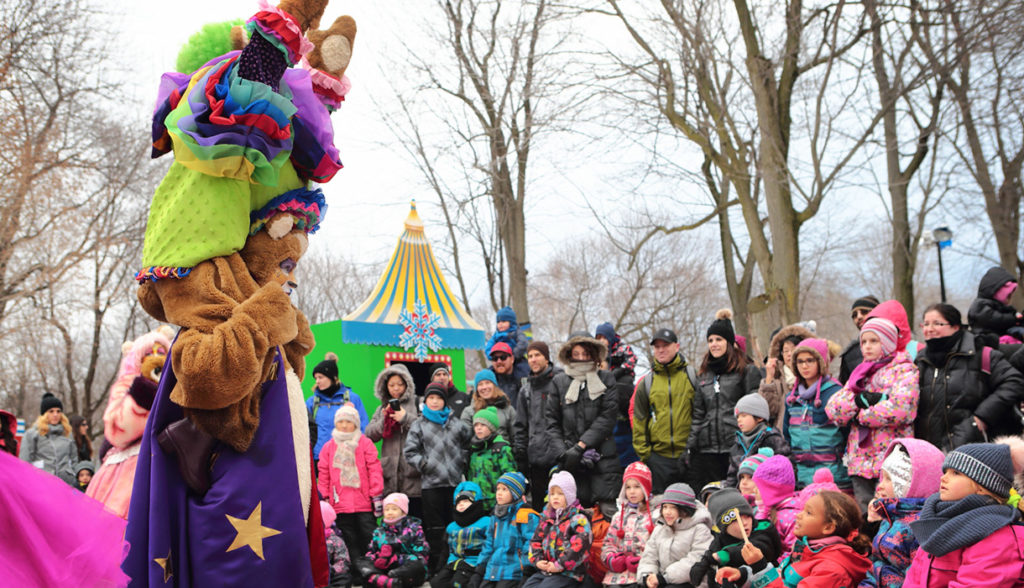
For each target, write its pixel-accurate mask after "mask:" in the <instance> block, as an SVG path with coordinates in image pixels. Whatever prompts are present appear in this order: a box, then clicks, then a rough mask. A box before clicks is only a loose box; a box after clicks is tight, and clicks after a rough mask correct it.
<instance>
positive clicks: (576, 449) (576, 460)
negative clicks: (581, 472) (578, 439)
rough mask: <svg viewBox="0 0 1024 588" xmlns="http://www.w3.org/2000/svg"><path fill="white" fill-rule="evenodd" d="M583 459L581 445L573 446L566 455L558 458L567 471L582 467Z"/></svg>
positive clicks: (567, 450)
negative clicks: (581, 461) (581, 460)
mask: <svg viewBox="0 0 1024 588" xmlns="http://www.w3.org/2000/svg"><path fill="white" fill-rule="evenodd" d="M582 458H583V449H582V448H581V447H580V446H579V445H573V446H572V447H570V448H569V449H566V450H565V453H563V454H562V456H561V457H559V458H558V461H560V462H561V464H562V468H564V469H566V470H574V469H576V467H577V466H579V465H580V459H582Z"/></svg>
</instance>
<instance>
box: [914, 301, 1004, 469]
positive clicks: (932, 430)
mask: <svg viewBox="0 0 1024 588" xmlns="http://www.w3.org/2000/svg"><path fill="white" fill-rule="evenodd" d="M960 321H961V317H960V311H958V310H957V309H956V307H954V306H951V305H949V304H933V305H931V306H929V307H928V308H927V309H926V310H925V312H924V318H923V319H922V323H921V328H922V332H923V333H924V341H925V348H924V350H923V351H922V352H921V353H918V355H917V360H916V361H915V362H914V363H916V364H917V368H918V370H919V371H920V374H921V375H920V385H921V396H920V400H919V401H918V407H917V418H916V419H914V436H915V437H917V438H918V439H924V440H926V441H928V442H929V443H931V444H932V445H935V446H936V447H938V448H939V449H942V450H943V451H947V452H948V451H952V450H954V449H956V448H957V447H960V446H961V445H965V444H967V443H979V442H982V441H985V440H987V439H994V438H996V437H997V436H999V435H1016V434H1019V433H1020V421H1019V420H1018V419H1016V418H1015V415H1016V412H1015V411H1014V408H1015V407H1016V406H1017V405H1018V404H1019V403H1020V402H1021V401H1022V400H1024V376H1022V375H1021V374H1020V373H1019V372H1018V371H1017V370H1015V369H1014V368H1013V367H1012V366H1011V365H1010V362H1009V361H1008V360H1007V359H1006V358H1005V357H1004V356H1003V354H1002V353H1000V352H999V350H998V349H994V348H991V347H989V348H985V346H978V345H977V337H976V336H975V334H974V333H971V332H969V331H967V330H966V329H964V328H962V326H961V324H960ZM986 355H987V356H988V362H987V363H988V365H987V366H986V365H984V364H985V363H986V362H985V356H986Z"/></svg>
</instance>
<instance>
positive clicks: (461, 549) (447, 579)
mask: <svg viewBox="0 0 1024 588" xmlns="http://www.w3.org/2000/svg"><path fill="white" fill-rule="evenodd" d="M454 503H455V520H454V521H452V522H451V524H449V525H448V528H447V529H446V532H447V533H448V563H447V564H446V565H445V566H444V569H442V570H441V571H440V572H438V573H437V575H436V576H434V577H433V578H431V579H430V586H431V588H452V587H454V588H466V587H467V586H469V585H470V581H471V580H472V578H473V574H474V573H475V572H476V566H477V564H479V563H480V553H481V552H482V551H483V547H484V543H485V542H486V541H487V528H488V527H489V526H490V524H491V517H489V516H487V510H486V509H484V502H483V493H482V492H481V491H480V486H477V485H476V483H475V482H463V483H461V484H459V485H458V486H456V487H455V499H454Z"/></svg>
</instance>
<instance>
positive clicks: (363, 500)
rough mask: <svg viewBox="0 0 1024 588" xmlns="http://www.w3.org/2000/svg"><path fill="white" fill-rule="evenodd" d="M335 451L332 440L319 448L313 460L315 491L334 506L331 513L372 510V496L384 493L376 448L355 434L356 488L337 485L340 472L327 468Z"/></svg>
mask: <svg viewBox="0 0 1024 588" xmlns="http://www.w3.org/2000/svg"><path fill="white" fill-rule="evenodd" d="M337 450H338V444H337V443H335V441H334V439H331V440H330V441H328V442H327V443H324V446H323V447H322V448H321V449H320V458H319V461H318V462H317V484H316V487H317V490H319V491H320V495H321V496H323V497H324V500H326V501H327V502H329V503H330V504H331V506H333V507H334V511H335V512H342V513H353V512H373V500H372V499H373V497H374V496H380V495H381V494H382V493H383V492H384V470H383V468H382V467H381V465H380V459H379V458H378V457H377V447H376V446H374V444H373V441H370V439H369V438H368V437H367V436H366V435H360V436H359V446H358V447H356V465H357V467H358V468H359V481H360V486H359V488H353V487H351V486H342V485H341V472H340V471H339V470H338V469H336V468H333V467H331V464H333V463H334V453H335V451H337ZM406 500H408V499H406ZM406 512H408V506H407V507H406Z"/></svg>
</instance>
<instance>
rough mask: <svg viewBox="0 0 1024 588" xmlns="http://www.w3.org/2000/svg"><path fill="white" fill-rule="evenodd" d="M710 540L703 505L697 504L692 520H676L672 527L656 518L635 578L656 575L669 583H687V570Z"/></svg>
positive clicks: (706, 512)
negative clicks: (656, 520)
mask: <svg viewBox="0 0 1024 588" xmlns="http://www.w3.org/2000/svg"><path fill="white" fill-rule="evenodd" d="M711 539H712V536H711V515H710V514H709V513H708V509H706V508H704V505H703V504H698V505H697V510H696V511H694V513H693V516H692V517H688V518H685V519H677V520H676V522H675V523H674V524H673V525H672V526H671V527H670V526H668V525H666V524H665V519H663V518H661V517H658V522H657V524H656V526H655V527H654V531H652V532H651V536H650V537H648V539H647V543H646V544H645V545H644V553H643V555H642V556H640V564H639V565H638V566H637V568H636V577H637V579H638V580H642V579H643V578H644V577H646V576H649V575H651V574H658V575H661V576H662V577H663V578H664V580H665V582H666V583H668V584H683V583H687V582H689V581H690V568H691V567H692V566H693V564H695V563H697V562H699V561H700V560H701V558H702V557H703V556H704V552H705V551H707V549H708V547H710V546H711ZM641 585H644V584H643V583H641ZM705 585H706V584H703V583H702V584H701V586H705Z"/></svg>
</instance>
